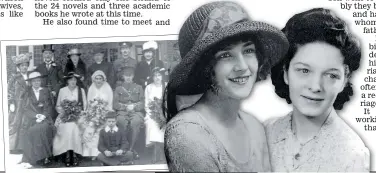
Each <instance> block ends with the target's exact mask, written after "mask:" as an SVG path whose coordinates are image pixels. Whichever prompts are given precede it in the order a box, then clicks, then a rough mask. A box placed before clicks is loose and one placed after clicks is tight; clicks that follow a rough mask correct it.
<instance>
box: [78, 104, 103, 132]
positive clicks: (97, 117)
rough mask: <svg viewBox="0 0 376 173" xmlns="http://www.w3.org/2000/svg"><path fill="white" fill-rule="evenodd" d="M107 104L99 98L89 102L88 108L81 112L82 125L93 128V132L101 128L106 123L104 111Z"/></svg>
mask: <svg viewBox="0 0 376 173" xmlns="http://www.w3.org/2000/svg"><path fill="white" fill-rule="evenodd" d="M107 104H108V102H107V101H105V100H103V99H101V98H95V99H94V100H90V101H89V108H88V109H87V110H86V111H84V112H82V116H83V118H84V123H85V124H86V125H87V126H90V127H93V128H94V129H95V130H98V129H99V128H101V127H103V125H104V124H105V123H106V114H107V112H108V110H107V109H106V107H107Z"/></svg>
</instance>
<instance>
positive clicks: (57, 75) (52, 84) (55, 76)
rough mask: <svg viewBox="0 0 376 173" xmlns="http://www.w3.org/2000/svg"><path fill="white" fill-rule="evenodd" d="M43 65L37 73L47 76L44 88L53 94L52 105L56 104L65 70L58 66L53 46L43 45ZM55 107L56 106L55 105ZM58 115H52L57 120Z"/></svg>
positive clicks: (43, 81)
mask: <svg viewBox="0 0 376 173" xmlns="http://www.w3.org/2000/svg"><path fill="white" fill-rule="evenodd" d="M42 55H43V63H42V64H39V65H38V66H37V68H36V71H37V72H39V73H40V74H41V75H43V76H45V78H44V79H42V87H45V88H47V89H48V90H49V91H50V93H51V99H52V104H53V105H54V104H55V103H56V99H57V95H58V92H59V90H60V87H61V85H62V84H63V70H62V67H61V66H58V65H56V63H55V62H54V61H55V54H54V49H53V48H52V45H51V44H48V45H43V49H42ZM54 106H55V105H54ZM56 117H57V113H56V112H55V113H54V114H53V115H52V119H53V120H55V119H56Z"/></svg>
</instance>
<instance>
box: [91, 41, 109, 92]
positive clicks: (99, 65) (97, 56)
mask: <svg viewBox="0 0 376 173" xmlns="http://www.w3.org/2000/svg"><path fill="white" fill-rule="evenodd" d="M104 55H105V52H104V50H103V49H101V48H99V49H96V50H94V63H93V64H91V66H90V67H89V68H88V70H87V75H88V76H87V77H86V79H87V80H88V86H90V85H91V83H92V81H91V75H93V74H94V72H96V71H97V70H101V71H103V72H104V74H105V75H106V78H107V82H108V84H110V86H111V88H113V89H114V88H115V71H114V68H113V65H112V64H111V63H110V62H107V61H105V60H104V59H103V58H104Z"/></svg>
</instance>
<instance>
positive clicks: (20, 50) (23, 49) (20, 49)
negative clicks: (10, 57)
mask: <svg viewBox="0 0 376 173" xmlns="http://www.w3.org/2000/svg"><path fill="white" fill-rule="evenodd" d="M23 53H29V46H19V47H18V54H23Z"/></svg>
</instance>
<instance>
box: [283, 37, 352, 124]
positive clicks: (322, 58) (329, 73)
mask: <svg viewBox="0 0 376 173" xmlns="http://www.w3.org/2000/svg"><path fill="white" fill-rule="evenodd" d="M343 61H344V57H343V56H342V54H341V52H340V50H339V49H338V48H336V47H334V46H331V45H329V44H327V43H323V42H315V43H308V44H305V45H303V46H301V47H300V48H298V50H297V52H296V54H295V56H294V57H293V58H292V60H291V62H290V67H289V69H288V72H287V73H286V72H285V73H284V80H285V82H286V84H287V85H288V86H289V91H290V98H291V101H292V104H293V106H294V110H297V111H298V112H299V113H301V114H303V115H305V116H310V117H317V116H320V115H324V114H325V115H327V114H328V113H329V112H330V111H331V108H332V106H333V103H334V101H335V99H336V97H337V95H338V93H340V92H341V91H342V90H343V88H344V86H345V84H346V82H347V77H346V75H345V71H346V68H347V67H346V66H345V65H344V63H343Z"/></svg>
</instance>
